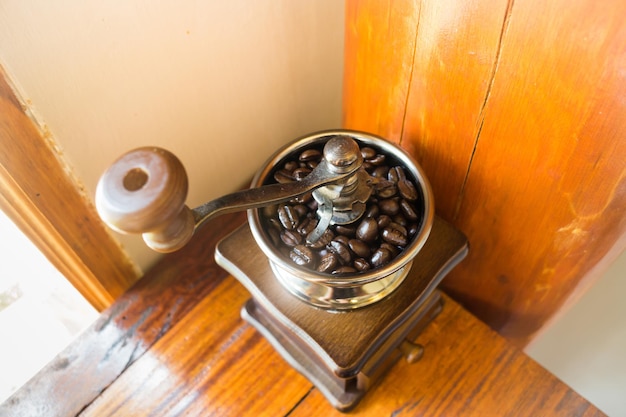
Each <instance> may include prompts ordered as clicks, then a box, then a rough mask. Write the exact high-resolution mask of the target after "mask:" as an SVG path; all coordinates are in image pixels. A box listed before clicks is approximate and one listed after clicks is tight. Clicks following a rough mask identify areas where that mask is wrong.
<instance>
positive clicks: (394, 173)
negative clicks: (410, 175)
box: [387, 166, 406, 182]
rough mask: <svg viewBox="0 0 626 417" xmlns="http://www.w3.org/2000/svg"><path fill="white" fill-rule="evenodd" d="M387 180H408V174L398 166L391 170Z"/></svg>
mask: <svg viewBox="0 0 626 417" xmlns="http://www.w3.org/2000/svg"><path fill="white" fill-rule="evenodd" d="M387 178H388V179H389V181H393V182H398V181H400V180H404V179H406V174H405V173H404V169H403V168H402V167H400V166H396V167H393V168H391V169H390V170H389V174H387Z"/></svg>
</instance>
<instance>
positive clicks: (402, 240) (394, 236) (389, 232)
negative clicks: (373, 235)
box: [381, 226, 407, 246]
mask: <svg viewBox="0 0 626 417" xmlns="http://www.w3.org/2000/svg"><path fill="white" fill-rule="evenodd" d="M381 236H382V238H383V240H384V241H385V242H387V243H390V244H392V245H396V246H406V242H407V235H406V233H404V234H403V233H402V232H401V231H400V230H398V229H397V228H393V227H391V226H388V227H385V228H384V229H383V231H382V232H381Z"/></svg>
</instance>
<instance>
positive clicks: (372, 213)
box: [363, 204, 380, 218]
mask: <svg viewBox="0 0 626 417" xmlns="http://www.w3.org/2000/svg"><path fill="white" fill-rule="evenodd" d="M379 213H380V208H379V207H378V206H377V205H376V204H371V205H369V207H368V208H367V209H366V210H365V213H363V217H374V218H375V217H378V215H379Z"/></svg>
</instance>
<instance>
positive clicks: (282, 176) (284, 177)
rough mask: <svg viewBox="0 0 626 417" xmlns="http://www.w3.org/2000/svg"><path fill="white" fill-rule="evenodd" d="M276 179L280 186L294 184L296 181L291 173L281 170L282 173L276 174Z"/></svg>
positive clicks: (277, 172)
mask: <svg viewBox="0 0 626 417" xmlns="http://www.w3.org/2000/svg"><path fill="white" fill-rule="evenodd" d="M274 179H275V180H276V182H278V183H280V184H286V183H288V182H293V181H294V180H295V178H294V177H293V175H292V174H291V172H290V171H287V170H284V169H281V170H280V171H276V172H275V173H274Z"/></svg>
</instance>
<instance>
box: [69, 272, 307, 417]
mask: <svg viewBox="0 0 626 417" xmlns="http://www.w3.org/2000/svg"><path fill="white" fill-rule="evenodd" d="M248 298H249V294H248V292H247V291H246V290H245V289H244V287H243V286H242V285H241V284H239V283H238V282H237V281H236V280H235V279H234V278H229V279H227V280H225V281H223V282H222V283H221V284H220V285H219V286H218V287H217V288H215V290H214V291H212V292H211V294H210V296H208V297H206V298H205V299H204V300H202V301H201V302H200V303H199V304H198V305H197V306H196V307H195V308H194V309H193V310H191V311H190V312H189V313H188V314H187V315H186V316H185V318H184V319H183V320H181V322H180V323H178V324H177V325H176V326H173V327H172V328H171V329H170V330H169V331H168V333H167V334H166V335H165V336H164V337H163V338H162V339H161V340H159V341H158V342H156V343H155V344H154V345H153V346H152V347H151V349H150V351H149V352H148V353H147V354H145V355H143V356H142V357H141V358H140V359H139V360H137V361H136V362H135V363H134V364H133V365H132V366H130V367H129V368H128V369H127V370H126V372H124V374H123V375H121V376H120V377H119V378H118V379H117V380H116V381H115V382H114V383H113V384H112V385H111V386H110V387H109V388H108V389H107V390H106V391H105V392H104V393H103V394H102V395H100V396H99V397H98V398H97V399H96V401H95V402H94V403H93V404H91V405H90V406H89V407H88V408H86V409H85V410H84V411H83V412H82V413H81V416H84V417H88V416H97V417H105V416H120V415H123V416H134V415H151V416H157V415H162V416H165V415H183V414H184V415H197V416H201V415H218V416H219V415H224V416H243V415H250V416H258V415H273V416H278V415H286V414H287V413H288V412H289V410H291V409H292V408H293V407H294V406H295V405H296V404H297V403H298V401H299V400H300V398H302V397H303V396H304V395H305V394H306V393H308V392H309V390H310V389H311V384H310V383H309V382H308V381H307V380H305V379H304V378H303V377H301V376H300V375H298V374H297V373H296V371H295V370H293V369H292V368H291V367H289V365H287V363H286V362H284V361H283V360H282V358H281V357H280V356H279V355H278V354H277V353H276V352H275V351H274V350H273V349H272V347H271V346H270V344H269V343H268V342H267V341H265V340H264V339H263V338H262V336H261V335H260V334H259V333H258V332H256V331H255V330H254V328H252V327H251V326H249V325H247V324H244V322H243V321H242V319H241V317H240V309H241V306H242V305H243V304H244V302H245V301H246V299H248Z"/></svg>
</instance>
